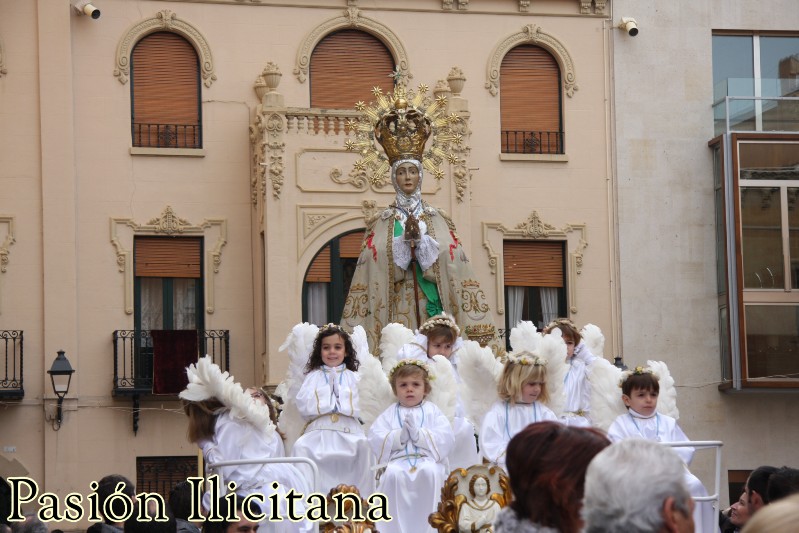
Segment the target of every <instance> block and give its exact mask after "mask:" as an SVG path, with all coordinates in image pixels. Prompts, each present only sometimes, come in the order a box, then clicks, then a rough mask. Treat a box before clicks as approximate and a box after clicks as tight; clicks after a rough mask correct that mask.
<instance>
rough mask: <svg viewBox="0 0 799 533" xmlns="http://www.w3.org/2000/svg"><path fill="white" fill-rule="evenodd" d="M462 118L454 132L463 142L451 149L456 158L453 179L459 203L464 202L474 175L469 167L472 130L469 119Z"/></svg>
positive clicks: (453, 162) (453, 126)
mask: <svg viewBox="0 0 799 533" xmlns="http://www.w3.org/2000/svg"><path fill="white" fill-rule="evenodd" d="M462 118H463V120H459V121H458V122H456V123H455V124H453V125H452V131H453V133H456V134H458V135H460V136H461V137H462V139H463V142H461V143H460V144H456V145H453V146H452V147H451V148H450V150H451V151H452V154H453V155H454V156H455V159H454V161H452V179H453V182H454V184H455V198H456V199H457V200H458V202H459V203H461V202H463V198H464V196H465V195H466V190H467V188H468V186H469V181H471V179H472V173H471V171H470V170H469V167H468V165H467V161H468V160H469V154H470V153H471V151H472V148H471V146H469V139H470V138H471V136H472V130H470V129H469V122H470V120H469V117H467V116H464V117H462Z"/></svg>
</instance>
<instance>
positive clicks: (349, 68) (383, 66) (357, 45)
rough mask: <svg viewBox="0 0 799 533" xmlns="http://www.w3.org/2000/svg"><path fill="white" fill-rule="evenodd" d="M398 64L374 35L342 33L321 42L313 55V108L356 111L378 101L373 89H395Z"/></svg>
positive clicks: (311, 82)
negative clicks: (393, 76) (392, 74)
mask: <svg viewBox="0 0 799 533" xmlns="http://www.w3.org/2000/svg"><path fill="white" fill-rule="evenodd" d="M394 69H395V62H394V58H393V57H392V56H391V52H390V51H389V50H388V48H387V47H386V45H385V44H383V42H382V41H380V39H378V38H377V37H375V36H373V35H372V34H370V33H366V32H364V31H360V30H341V31H337V32H334V33H331V34H329V35H327V36H326V37H325V38H324V39H322V40H321V41H319V44H317V45H316V47H315V48H314V51H313V53H312V54H311V62H310V72H309V76H308V77H309V79H310V84H311V107H319V108H326V109H352V108H354V107H355V103H356V102H359V101H363V102H366V103H369V102H371V101H372V100H374V96H373V95H372V88H373V87H380V88H381V89H383V93H388V92H391V91H393V90H394V81H393V80H392V78H391V73H392V72H394Z"/></svg>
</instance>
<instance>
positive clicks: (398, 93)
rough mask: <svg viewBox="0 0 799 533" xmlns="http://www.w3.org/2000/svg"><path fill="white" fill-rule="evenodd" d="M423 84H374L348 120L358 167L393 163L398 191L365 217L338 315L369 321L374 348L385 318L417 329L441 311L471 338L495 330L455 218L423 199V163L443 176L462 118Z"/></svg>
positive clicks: (352, 322)
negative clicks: (356, 116)
mask: <svg viewBox="0 0 799 533" xmlns="http://www.w3.org/2000/svg"><path fill="white" fill-rule="evenodd" d="M426 91H427V87H426V86H424V85H420V86H419V92H418V93H417V94H416V95H415V96H414V95H413V93H412V92H406V90H405V88H404V87H403V86H398V87H397V89H396V90H395V91H394V94H389V95H385V96H384V95H382V94H381V93H380V92H379V89H376V91H375V96H376V98H377V103H376V104H373V107H372V106H370V107H369V108H366V107H365V106H363V105H361V104H359V106H358V109H359V110H361V111H363V112H364V115H365V116H364V118H362V119H361V121H360V122H358V123H353V124H351V126H353V127H355V129H356V135H357V139H358V140H357V142H351V141H350V142H348V143H347V148H348V149H350V150H357V151H359V152H360V153H361V154H362V155H363V156H364V158H363V159H361V160H359V161H358V162H356V163H355V165H356V168H362V169H363V168H365V167H366V166H371V167H372V169H373V171H374V175H375V176H380V175H383V173H385V172H386V170H388V169H390V172H391V183H392V185H393V186H394V190H395V191H396V197H395V199H394V201H393V202H392V203H391V204H390V205H389V206H388V208H386V209H385V210H383V211H382V212H378V213H377V214H376V215H374V216H373V217H372V218H371V219H370V220H368V221H367V224H366V232H365V234H364V241H363V245H362V247H361V253H360V256H359V257H358V263H357V267H356V270H355V273H354V276H353V279H352V284H351V285H350V292H349V294H348V295H347V299H346V302H345V305H344V312H343V314H342V319H341V321H342V324H343V325H344V326H345V327H347V328H354V327H355V326H357V325H359V324H360V325H362V326H363V327H364V329H365V330H366V332H367V336H368V339H369V345H370V347H371V348H372V350H373V353H379V342H380V334H381V331H382V329H383V327H385V326H386V325H387V324H389V323H392V322H398V323H400V324H403V325H404V326H406V327H408V328H409V329H411V330H416V329H418V327H419V325H421V324H422V323H423V322H424V321H425V320H426V319H427V318H428V317H431V316H434V315H437V314H440V313H442V312H447V313H450V314H451V315H452V316H453V317H455V321H456V323H457V324H458V325H459V326H461V330H462V331H464V333H465V334H466V336H467V337H468V338H472V339H474V340H478V341H480V342H481V344H486V343H487V342H488V341H490V340H491V339H492V338H493V337H494V332H495V330H494V320H493V315H492V313H491V310H490V309H489V306H488V304H487V303H486V297H485V293H483V291H482V290H481V288H480V283H479V282H478V281H477V278H476V277H475V275H474V273H473V272H472V268H471V265H470V264H469V259H468V258H467V257H466V253H465V252H464V251H463V247H462V246H461V241H460V238H459V237H458V232H457V230H456V229H455V224H454V223H453V222H452V219H451V218H450V217H449V215H447V213H445V212H444V211H443V210H441V209H437V208H435V207H433V206H431V205H429V204H428V203H427V202H425V201H424V200H422V192H421V190H422V181H423V179H424V170H429V171H430V172H432V173H433V175H434V177H436V178H438V179H440V178H443V176H444V172H443V171H442V170H441V169H440V167H439V165H440V163H441V162H442V161H443V160H444V158H447V159H448V160H450V161H453V160H455V156H453V155H451V154H448V153H447V149H448V147H449V146H450V144H451V143H452V142H454V143H460V136H459V135H457V134H455V133H454V132H453V131H452V130H451V127H450V126H451V125H452V124H453V123H455V122H456V121H458V120H460V118H459V117H457V116H455V115H449V116H447V115H446V98H444V97H439V98H437V99H436V100H434V101H430V100H429V99H427V98H426V97H425V93H426ZM431 135H432V137H433V138H432V142H431V146H430V148H429V149H428V150H425V145H426V143H427V141H428V139H429V138H430V137H431ZM375 140H376V141H377V142H378V143H379V144H380V146H382V147H383V149H384V150H385V156H383V155H382V154H380V153H379V152H378V150H377V148H376V146H375Z"/></svg>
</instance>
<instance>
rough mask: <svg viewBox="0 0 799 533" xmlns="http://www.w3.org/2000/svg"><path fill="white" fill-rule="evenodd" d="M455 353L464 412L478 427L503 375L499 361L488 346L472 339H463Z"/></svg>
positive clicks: (493, 400) (495, 396)
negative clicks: (456, 353)
mask: <svg viewBox="0 0 799 533" xmlns="http://www.w3.org/2000/svg"><path fill="white" fill-rule="evenodd" d="M458 357H459V358H460V361H459V362H458V374H459V375H460V377H461V401H462V402H463V407H464V409H465V411H466V415H467V416H468V417H469V419H470V420H471V421H472V423H473V424H474V426H475V427H476V428H478V429H479V428H480V425H481V424H482V422H483V417H484V416H485V414H486V412H487V411H488V409H489V408H490V407H491V405H492V404H493V403H494V402H495V401H497V397H498V396H497V383H499V378H500V377H501V376H502V363H501V362H500V360H499V359H497V358H496V357H494V353H493V352H492V351H491V348H489V347H486V348H481V347H480V345H479V344H478V343H476V342H475V341H464V343H463V348H461V349H460V350H459V351H458Z"/></svg>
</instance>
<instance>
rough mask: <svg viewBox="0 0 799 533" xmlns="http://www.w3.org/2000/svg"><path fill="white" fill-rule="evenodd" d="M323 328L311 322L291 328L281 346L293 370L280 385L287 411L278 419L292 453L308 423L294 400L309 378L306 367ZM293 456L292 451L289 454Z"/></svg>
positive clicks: (280, 394)
mask: <svg viewBox="0 0 799 533" xmlns="http://www.w3.org/2000/svg"><path fill="white" fill-rule="evenodd" d="M318 332H319V327H318V326H316V325H314V324H309V323H307V322H305V323H302V324H297V325H296V326H294V327H293V328H292V329H291V333H289V334H288V337H286V340H285V341H284V342H283V344H282V345H281V346H280V349H279V350H280V351H281V352H282V351H286V350H287V351H288V356H289V367H288V370H287V371H286V378H285V380H283V382H282V383H280V385H278V387H277V389H276V390H275V393H276V394H278V395H279V396H280V397H281V398H282V399H283V410H282V411H281V413H280V418H279V419H278V425H279V426H280V429H281V430H282V431H283V433H285V435H286V442H285V446H286V450H291V448H292V447H293V446H294V441H295V440H297V439H298V438H299V436H300V435H302V430H303V428H304V427H305V421H304V420H303V419H302V416H301V415H300V412H299V411H298V410H297V403H296V402H295V401H294V399H295V398H296V397H297V393H298V392H299V390H300V387H301V386H302V382H303V379H304V378H305V365H306V364H307V363H308V357H310V355H311V350H313V342H314V339H315V338H316V334H317V333H318ZM289 453H290V452H289Z"/></svg>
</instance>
